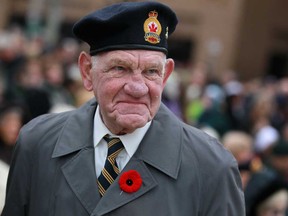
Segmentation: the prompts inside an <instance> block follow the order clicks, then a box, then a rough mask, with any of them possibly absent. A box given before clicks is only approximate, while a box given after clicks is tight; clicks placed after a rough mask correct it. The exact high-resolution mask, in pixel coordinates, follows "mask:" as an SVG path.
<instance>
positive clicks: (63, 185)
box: [3, 1, 244, 216]
mask: <svg viewBox="0 0 288 216" xmlns="http://www.w3.org/2000/svg"><path fill="white" fill-rule="evenodd" d="M176 24H177V18H176V15H175V13H174V12H173V11H172V10H171V9H170V8H169V7H167V6H166V5H163V4H160V3H157V2H154V1H153V2H152V1H149V2H134V3H132V2H124V3H120V4H115V5H111V6H108V7H106V8H103V9H101V10H98V11H96V12H93V13H91V14H89V15H87V16H86V17H84V18H82V19H81V20H80V21H79V22H77V23H76V24H75V26H74V28H73V31H74V34H75V35H76V36H77V37H78V38H80V39H81V40H83V41H85V42H87V43H88V44H89V45H90V53H89V54H88V53H85V52H82V53H81V54H80V56H79V68H80V71H81V75H82V79H83V85H84V87H85V88H86V89H87V90H88V91H93V92H94V94H95V98H96V100H92V101H89V102H88V103H87V104H85V105H84V106H83V107H81V108H79V109H77V110H75V111H69V112H66V113H61V114H49V115H45V116H42V117H39V118H36V119H34V120H32V121H31V122H30V123H29V124H27V125H26V126H25V127H24V128H23V129H22V131H21V134H20V136H19V139H18V143H17V145H16V150H15V155H14V160H13V163H12V168H11V171H10V176H9V180H8V181H9V182H8V190H7V199H6V205H5V208H4V213H3V215H4V216H22V215H29V216H39V215H41V216H44V215H54V216H68V215H69V216H85V215H87V216H88V215H94V216H100V215H110V216H112V215H115V216H116V215H117V216H121V215H123V216H142V215H143V216H144V215H145V216H151V215H163V216H164V215H165V216H168V215H170V216H194V215H195V216H196V215H197V216H244V200H243V192H242V189H241V180H240V176H239V173H238V169H237V163H236V161H235V159H234V158H233V157H232V156H231V154H230V153H228V152H227V151H226V150H225V149H224V148H223V147H222V145H221V144H219V143H218V142H217V141H216V140H215V139H213V138H211V137H209V136H208V135H207V134H205V133H204V132H202V131H199V130H197V129H195V128H193V127H191V126H188V125H186V124H184V123H182V122H181V121H179V120H178V118H177V117H175V116H174V115H173V114H172V113H171V112H170V111H169V110H168V109H167V108H166V107H165V106H164V105H163V104H161V93H162V91H163V88H164V86H165V84H166V82H167V79H168V77H169V75H170V74H171V73H172V71H173V69H174V61H173V60H172V59H166V54H167V39H168V36H169V35H170V34H171V33H172V32H173V31H174V30H175V27H176Z"/></svg>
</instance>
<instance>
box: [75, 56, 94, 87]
mask: <svg viewBox="0 0 288 216" xmlns="http://www.w3.org/2000/svg"><path fill="white" fill-rule="evenodd" d="M78 66H79V69H80V73H81V77H82V83H83V86H84V88H85V89H86V90H87V91H92V90H93V84H92V74H91V68H92V61H91V56H90V55H89V54H88V53H86V52H81V53H80V55H79V59H78Z"/></svg>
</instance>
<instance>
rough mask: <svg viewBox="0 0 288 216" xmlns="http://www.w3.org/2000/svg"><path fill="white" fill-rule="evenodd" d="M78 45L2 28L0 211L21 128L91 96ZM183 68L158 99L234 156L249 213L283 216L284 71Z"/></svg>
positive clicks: (287, 109) (287, 99)
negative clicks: (243, 75) (253, 73)
mask: <svg viewBox="0 0 288 216" xmlns="http://www.w3.org/2000/svg"><path fill="white" fill-rule="evenodd" d="M83 49H84V50H85V49H87V47H86V45H83V44H80V43H79V42H78V41H76V40H75V39H73V38H63V39H61V40H60V41H59V43H58V44H56V45H53V46H51V45H49V44H47V43H46V42H45V40H44V38H42V37H33V38H30V37H27V36H26V35H25V33H24V31H23V30H22V29H21V28H19V27H11V28H10V29H7V30H3V31H0V176H1V178H0V212H1V209H2V205H3V202H4V200H3V199H4V195H5V192H4V191H5V185H6V180H7V176H8V170H9V165H10V161H11V157H12V152H13V146H14V145H15V142H16V139H17V136H18V133H19V130H20V128H21V126H23V125H24V124H25V123H27V122H28V121H30V120H31V119H32V118H35V117H37V116H39V115H41V114H46V113H55V112H62V111H67V110H71V109H74V108H77V107H79V106H81V105H82V104H83V103H84V102H85V101H87V100H89V99H90V98H92V97H93V95H92V94H91V93H88V92H86V91H85V90H84V89H83V87H82V82H81V77H80V73H79V70H78V67H77V60H78V54H79V52H80V51H81V50H83ZM182 70H183V69H182ZM185 70H186V72H185V73H183V72H182V71H181V70H180V69H179V70H178V68H177V64H176V69H175V72H174V74H172V76H171V77H170V78H169V80H168V83H167V86H166V87H165V89H164V93H163V102H164V103H165V104H166V105H167V106H168V107H169V108H170V109H171V111H172V112H174V113H175V115H176V116H178V117H179V118H180V119H182V120H183V121H184V122H186V123H187V124H190V125H193V126H195V127H198V128H200V129H202V130H204V131H205V132H207V133H208V134H210V135H211V136H214V137H215V138H217V139H218V140H219V141H220V142H221V143H223V145H224V146H225V147H226V148H227V149H228V150H229V151H231V152H232V154H233V155H234V156H235V158H236V160H237V162H238V164H239V170H240V173H241V178H242V183H243V189H244V192H245V198H246V207H247V216H275V215H278V216H285V215H288V214H287V203H288V187H287V184H288V77H281V78H279V77H272V76H267V77H260V78H254V79H252V80H245V81H243V80H240V79H239V77H238V75H237V72H234V71H232V70H231V71H227V72H223V73H221V75H219V76H216V77H215V76H211V74H210V71H209V67H207V65H205V64H204V63H197V64H195V65H192V66H191V67H189V68H186V69H185ZM180 71H181V72H180ZM219 196H221V194H219Z"/></svg>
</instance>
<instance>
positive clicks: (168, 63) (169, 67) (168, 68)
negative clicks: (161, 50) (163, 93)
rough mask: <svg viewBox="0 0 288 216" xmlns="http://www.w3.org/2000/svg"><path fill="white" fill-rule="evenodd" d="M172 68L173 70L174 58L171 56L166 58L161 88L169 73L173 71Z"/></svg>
mask: <svg viewBox="0 0 288 216" xmlns="http://www.w3.org/2000/svg"><path fill="white" fill-rule="evenodd" d="M173 70H174V60H173V59H171V58H169V59H166V64H165V72H164V79H163V88H164V87H165V85H166V82H167V80H168V78H169V76H170V75H171V73H172V72H173Z"/></svg>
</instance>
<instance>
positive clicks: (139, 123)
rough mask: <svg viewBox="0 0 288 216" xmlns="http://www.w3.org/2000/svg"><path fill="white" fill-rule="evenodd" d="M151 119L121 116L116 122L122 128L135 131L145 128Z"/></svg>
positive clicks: (137, 116)
mask: <svg viewBox="0 0 288 216" xmlns="http://www.w3.org/2000/svg"><path fill="white" fill-rule="evenodd" d="M148 121H149V118H147V117H143V116H139V115H125V116H121V117H120V118H118V119H117V120H116V122H117V123H118V124H119V125H121V126H122V128H126V130H129V131H134V130H136V129H137V128H141V127H144V126H145V125H146V124H147V122H148Z"/></svg>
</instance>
